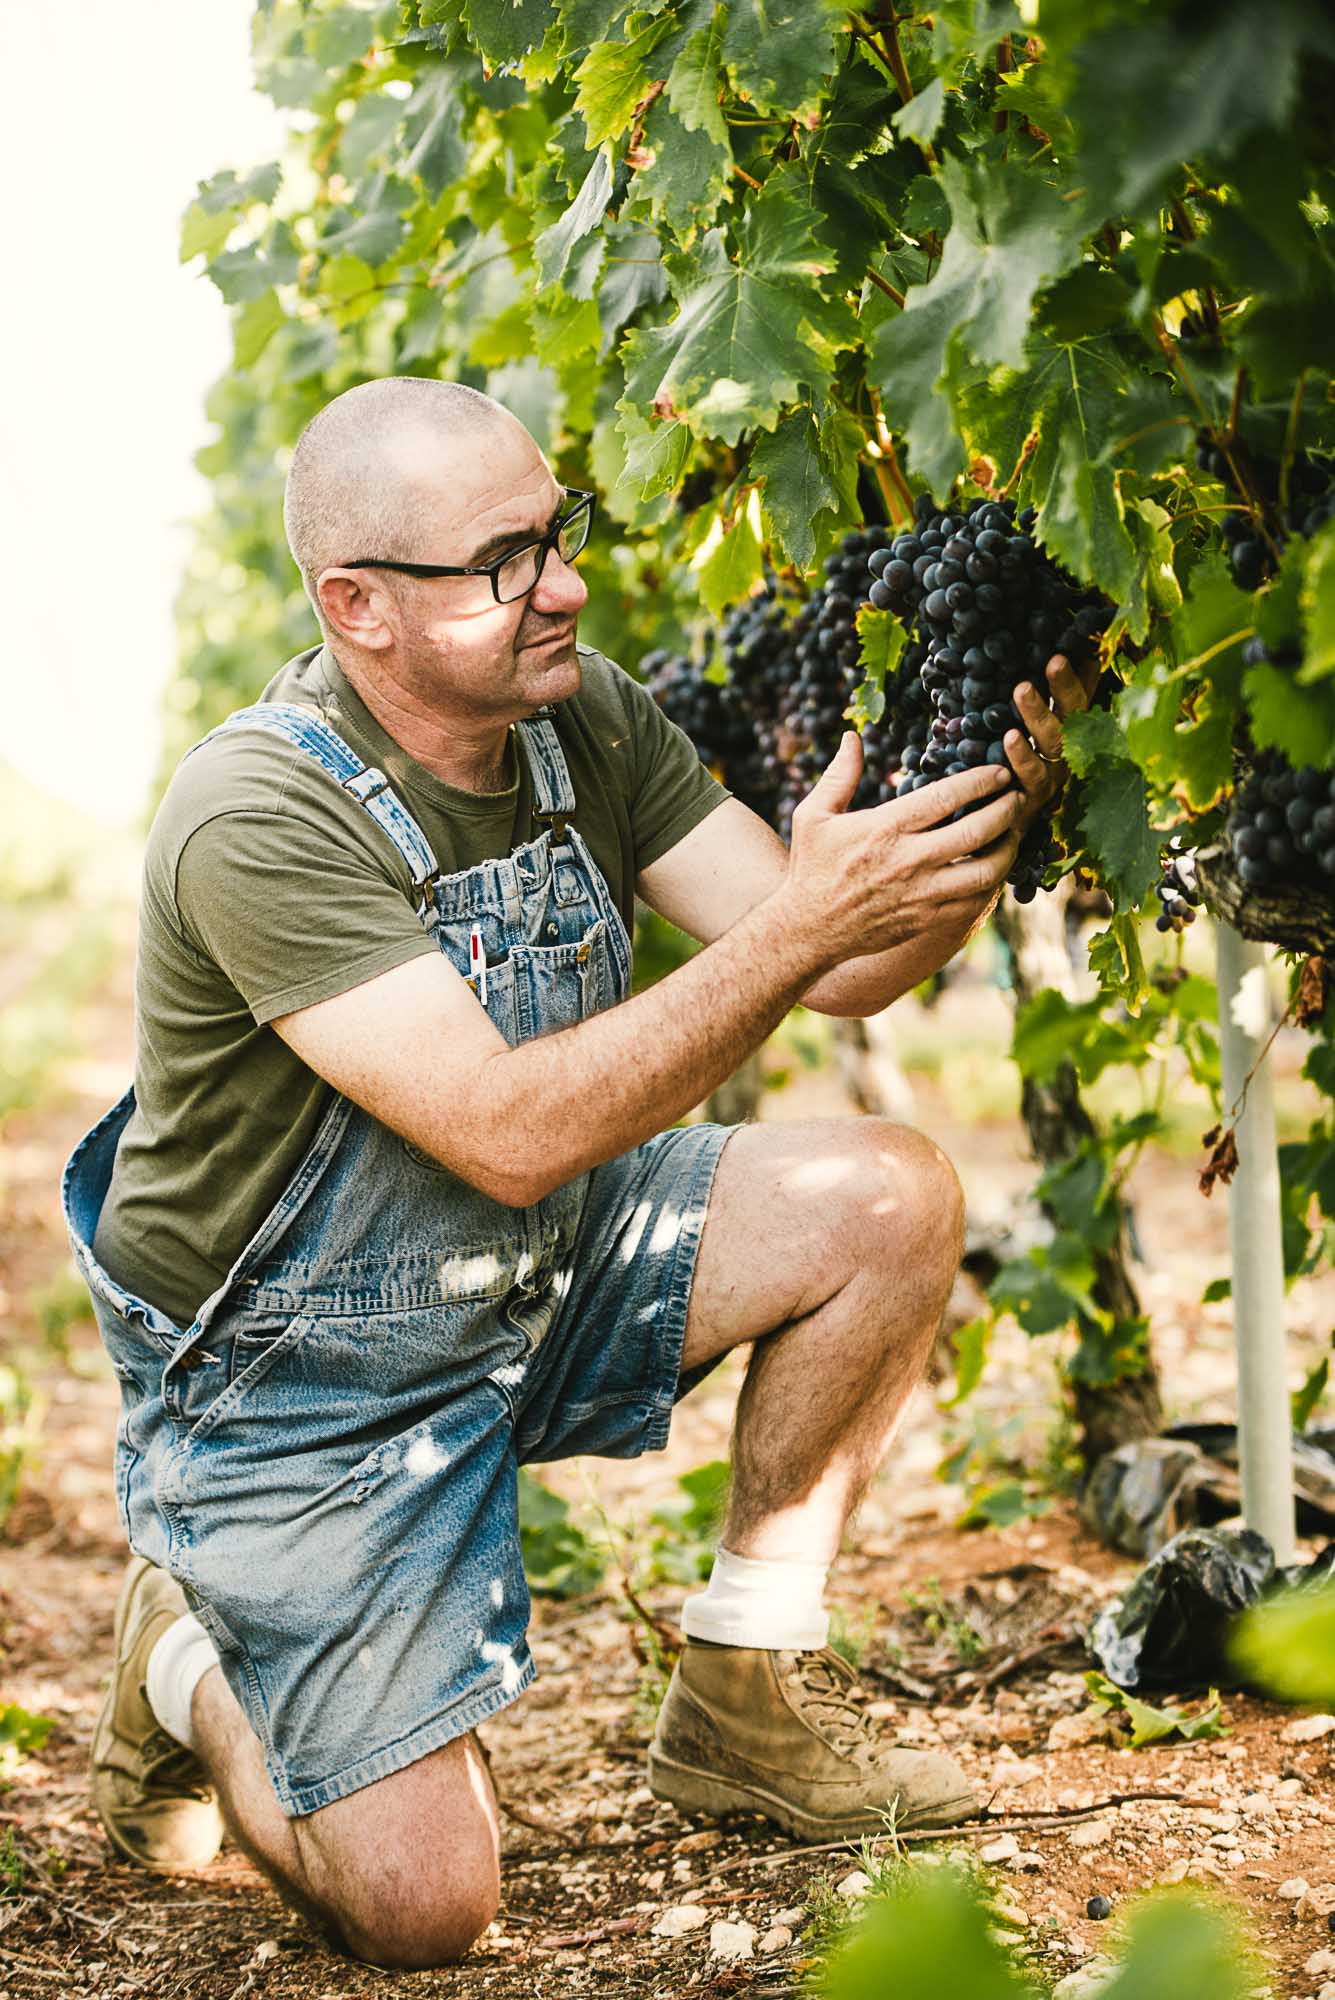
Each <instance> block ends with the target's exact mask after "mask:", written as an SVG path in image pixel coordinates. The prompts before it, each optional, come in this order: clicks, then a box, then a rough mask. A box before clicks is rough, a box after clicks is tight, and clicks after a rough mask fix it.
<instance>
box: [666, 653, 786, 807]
mask: <svg viewBox="0 0 1335 2000" xmlns="http://www.w3.org/2000/svg"><path fill="white" fill-rule="evenodd" d="M640 673H641V676H642V677H643V680H644V683H645V686H646V687H647V688H648V690H649V692H650V694H651V695H652V696H653V698H654V700H655V701H656V702H657V703H658V706H659V707H660V708H661V709H662V711H663V713H664V714H665V715H666V716H667V717H668V720H669V721H671V722H675V723H676V725H677V727H678V728H679V729H684V730H685V732H686V734H687V735H688V736H689V737H690V739H691V741H692V743H693V744H694V745H695V748H696V752H697V754H698V756H699V758H700V761H701V763H702V764H708V765H709V766H710V768H711V769H712V770H714V771H716V772H717V773H718V775H719V776H720V777H721V778H722V780H723V782H724V784H725V785H727V787H728V789H729V791H731V792H733V793H734V794H735V795H736V797H738V798H739V799H741V801H742V803H743V804H744V805H748V806H750V808H751V810H752V811H753V812H757V813H759V814H760V816H761V817H762V819H772V818H773V815H774V811H775V806H776V803H777V796H778V785H777V782H776V779H775V776H774V774H773V773H772V772H771V771H770V770H769V768H768V767H767V763H766V759H765V756H764V754H763V751H762V749H761V746H760V744H759V742H758V740H757V736H756V731H755V728H754V726H753V724H752V721H751V718H750V716H749V715H748V714H747V712H746V709H745V707H744V705H743V703H742V702H741V700H740V699H739V696H738V693H737V690H736V689H735V688H733V687H731V686H730V685H728V684H726V683H724V684H720V683H719V682H718V681H712V680H708V679H706V677H705V673H704V667H703V664H702V663H701V662H700V661H698V660H693V659H690V658H688V657H687V656H686V655H685V654H681V653H671V652H668V651H666V650H665V649H663V648H658V649H656V650H655V651H653V652H651V653H646V654H645V655H644V657H643V659H642V660H641V661H640Z"/></svg>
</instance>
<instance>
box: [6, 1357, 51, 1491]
mask: <svg viewBox="0 0 1335 2000" xmlns="http://www.w3.org/2000/svg"><path fill="white" fill-rule="evenodd" d="M45 1417H46V1399H45V1398H44V1397H43V1396H42V1395H41V1394H40V1393H39V1392H38V1390H37V1389H36V1388H34V1386H33V1384H32V1383H31V1382H30V1381H29V1379H28V1377H27V1376H26V1375H25V1374H24V1372H23V1370H22V1369H21V1368H18V1367H16V1366H14V1365H12V1364H11V1363H9V1362H4V1361H0V1528H3V1527H4V1525H5V1522H6V1521H7V1520H8V1519H9V1516H10V1514H11V1512H12V1511H13V1507H14V1502H15V1501H16V1500H17V1499H18V1497H19V1488H20V1486H21V1485H22V1483H23V1477H24V1474H25V1473H26V1472H27V1470H28V1468H29V1466H30V1465H31V1464H32V1462H33V1460H34V1459H35V1458H36V1456H37V1452H38V1448H39V1445H40V1440H41V1434H42V1424H43V1422H44V1420H45Z"/></svg>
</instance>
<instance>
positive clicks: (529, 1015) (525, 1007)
mask: <svg viewBox="0 0 1335 2000" xmlns="http://www.w3.org/2000/svg"><path fill="white" fill-rule="evenodd" d="M510 956H511V962H512V963H513V965H514V968H515V980H516V988H515V1005H516V1010H517V1013H518V1016H519V1028H520V1033H521V1035H522V1037H523V1039H524V1040H525V1041H528V1040H531V1039H532V1038H533V1037H534V1036H535V1035H550V1034H552V1033H554V1032H555V1031H556V1030H558V1029H560V1028H573V1027H577V1026H578V1024H579V1023H580V1022H581V1021H585V1020H587V1019H588V1018H589V1016H590V1015H591V1014H598V1013H601V1012H602V1010H603V1008H604V1007H607V1006H609V1005H610V1004H611V999H612V987H611V981H610V974H609V968H608V963H607V924H606V921H605V919H603V918H602V917H600V918H599V919H598V921H597V922H596V923H594V924H590V926H589V928H588V930H586V931H585V933H584V935H583V937H581V938H579V939H577V940H575V939H572V940H571V941H570V942H568V943H566V944H551V945H540V944H523V945H516V946H515V948H514V950H513V952H512V953H511V955H510Z"/></svg>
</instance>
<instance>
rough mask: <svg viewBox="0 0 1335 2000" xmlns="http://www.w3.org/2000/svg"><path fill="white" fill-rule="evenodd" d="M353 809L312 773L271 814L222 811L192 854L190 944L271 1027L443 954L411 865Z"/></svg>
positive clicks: (185, 908)
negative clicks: (421, 915) (428, 926)
mask: <svg viewBox="0 0 1335 2000" xmlns="http://www.w3.org/2000/svg"><path fill="white" fill-rule="evenodd" d="M310 779H313V780H314V784H313V785H312V783H311V782H310ZM350 804H352V802H351V801H349V800H346V799H344V798H343V797H342V795H341V794H339V792H338V789H337V787H336V786H333V785H331V784H330V783H329V780H328V779H327V778H325V777H324V776H323V774H322V773H321V772H320V771H319V770H318V769H316V767H314V766H312V768H311V772H310V778H309V779H307V777H306V774H304V773H303V774H302V777H301V781H299V782H298V783H296V784H294V785H291V786H290V787H284V790H283V794H282V796H281V798H280V799H279V800H278V801H277V803H276V804H275V806H274V807H273V808H272V809H269V810H247V809H241V810H232V811H222V812H218V813H217V814H215V815H213V816H212V817H209V818H207V819H205V820H204V821H203V823H202V824H200V825H199V826H198V827H197V828H196V829H195V830H194V831H193V832H192V833H191V834H190V836H189V838H188V839H187V840H186V842H185V844H184V846H183V847H182V849H181V852H180V855H179V858H178V861H177V866H176V882H175V890H176V907H177V913H178V915H179V918H180V922H181V927H182V931H183V934H184V936H185V938H186V941H187V942H188V943H189V944H190V945H191V946H192V947H193V948H194V949H195V950H197V951H199V952H202V953H203V954H204V955H205V956H206V957H208V958H210V959H212V960H213V961H214V963H215V964H216V965H218V966H219V967H220V968H221V970H222V971H223V972H224V973H225V975H226V977H227V978H228V979H229V980H230V981H231V983H232V984H233V986H235V988H236V990H237V992H238V993H239V994H240V995H241V997H242V999H243V1000H244V1001H245V1003H246V1005H247V1007H248V1008H249V1009H250V1011H251V1014H252V1015H253V1016H254V1019H255V1021H256V1022H257V1023H259V1024H260V1025H263V1024H264V1023H265V1022H267V1021H272V1020H273V1019H274V1018H275V1017H276V1016H277V1015H280V1014H290V1013H295V1012H296V1011H297V1009H299V1008H301V1007H311V1006H314V1005H315V1003H316V1002H317V1001H319V1000H329V999H332V998H333V997H334V995H335V994H338V993H346V992H348V991H349V990H350V989H351V988H352V987H354V986H361V985H363V984H364V983H365V981H366V980H368V979H373V978H375V977H376V975H377V974H378V973H382V972H390V971H393V969H394V968H395V967H396V966H399V965H405V964H407V962H408V961H409V959H412V958H419V957H422V956H423V955H424V954H425V953H427V952H430V951H434V950H435V949H436V947H435V945H434V944H433V943H432V941H431V939H430V938H429V937H428V935H427V933H426V932H425V930H424V929H423V928H422V925H421V922H420V921H419V919H418V917H417V914H416V911H415V909H414V906H413V903H412V900H411V896H410V889H411V883H410V878H409V872H408V869H407V867H406V865H405V864H404V863H403V861H402V860H401V858H400V857H399V856H398V855H397V853H396V852H395V850H394V848H393V847H392V845H391V844H390V842H389V840H388V838H387V837H386V836H385V835H384V834H382V833H381V832H380V830H379V828H378V827H376V825H375V823H374V822H373V821H372V820H370V819H369V818H366V820H365V826H363V825H362V824H361V823H360V821H358V822H351V821H349V820H348V819H347V818H345V814H346V813H347V808H348V806H349V805H350ZM353 809H354V810H355V811H356V812H357V813H359V814H361V812H362V808H361V807H359V806H354V808H353ZM372 842H377V843H380V844H381V845H382V846H383V849H384V852H383V853H381V852H379V851H378V849H377V848H376V847H375V846H373V845H372V844H371V843H372Z"/></svg>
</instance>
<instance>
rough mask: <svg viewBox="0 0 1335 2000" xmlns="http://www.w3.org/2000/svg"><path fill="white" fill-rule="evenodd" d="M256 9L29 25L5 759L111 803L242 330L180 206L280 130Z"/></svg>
mask: <svg viewBox="0 0 1335 2000" xmlns="http://www.w3.org/2000/svg"><path fill="white" fill-rule="evenodd" d="M16 4H17V0H0V22H4V21H5V20H6V17H7V16H8V14H9V8H10V7H11V6H16ZM251 12H252V9H251V4H250V0H60V5H59V6H47V7H25V8H24V10H23V16H22V25H21V29H20V27H19V25H18V23H17V20H16V19H10V20H9V23H8V24H9V26H10V28H11V30H12V33H11V36H10V40H11V43H12V53H13V54H14V56H15V59H16V61H18V62H19V69H18V70H17V71H16V72H15V75H16V77H19V78H21V81H19V82H18V83H17V84H16V85H15V86H14V87H11V89H10V90H9V91H8V92H7V94H6V102H5V113H4V118H3V121H0V160H3V165H4V176H3V179H4V186H5V188H6V190H7V198H6V202H5V211H6V213H5V253H6V254H5V263H6V276H7V280H8V282H7V285H6V291H7V294H8V297H7V302H6V306H5V310H4V313H3V314H0V384H2V385H3V387H2V388H0V550H3V556H4V569H5V582H6V586H7V588H6V598H7V605H8V610H9V614H10V615H9V617H8V618H7V619H6V621H5V622H6V632H5V644H4V652H3V661H2V662H0V712H2V713H3V717H4V732H3V736H2V737H0V759H3V760H7V761H8V762H10V763H11V764H14V765H17V766H18V768H19V769H20V770H21V771H22V772H24V774H25V775H26V776H28V777H29V778H31V779H32V780H33V781H34V782H35V783H36V784H38V785H40V786H41V787H42V788H43V789H44V790H46V791H50V792H55V793H58V794H59V795H60V796H62V797H65V798H70V799H73V800H76V801H77V802H78V803H79V804H81V805H82V806H84V807H85V809H86V810H88V811H89V812H91V813H93V814H95V815H96V816H97V817H98V818H100V819H105V820H107V821H118V822H122V823H123V822H125V821H128V820H132V819H133V818H134V817H135V816H136V815H137V814H138V813H139V812H140V811H141V809H142V807H143V805H144V802H145V794H146V790H147V786H148V783H149V778H150V775H151V773H152V771H153V769H154V766H155V763H156V757H157V744H158V707H159V700H160V695H161V690H162V687H163V684H164V682H165V680H166V678H167V675H168V672H169V670H170V667H171V664H172V661H173V650H174V644H175V639H174V634H173V629H172V600H173V597H174V595H175V592H176V587H177V580H178V578H179V576H180V573H181V567H182V563H183V560H184V555H185V552H186V549H187V546H188V537H187V534H186V531H185V527H184V523H185V522H186V521H187V520H188V519H189V517H190V516H191V515H192V514H195V513H198V512H199V511H200V509H201V508H202V507H203V506H204V505H205V504H206V503H207V488H206V486H205V484H204V482H203V480H202V479H201V478H200V477H199V475H198V474H197V473H196V472H195V470H194V467H193V466H192V464H191V458H192V455H193V453H194V452H195V451H196V450H197V449H198V448H199V446H200V445H201V444H203V443H205V442H206V441H207V439H208V438H209V437H210V436H211V435H212V427H211V426H210V425H209V424H208V423H207V421H206V419H205V417H204V413H203V398H204V394H205V391H206V389H207V388H208V386H209V384H210V382H211V381H213V379H214V378H215V377H216V376H217V375H218V374H220V373H221V372H222V370H223V369H224V368H225V367H226V365H227V361H228V356H229V349H230V343H229V337H228V325H227V312H226V308H225V307H224V306H223V305H222V303H221V301H220V300H219V298H218V296H217V294H216V292H215V291H214V289H213V287H212V286H211V285H210V284H209V282H208V280H207V279H206V278H204V277H202V276H200V275H198V260H196V264H195V265H192V266H187V267H183V266H182V265H180V264H179V263H178V261H177V235H178V229H179V222H180V215H181V211H182V210H183V209H184V208H185V206H186V205H187V203H188V202H189V200H190V199H191V196H192V195H193V193H194V188H195V183H196V182H197V181H199V180H202V179H203V178H204V177H205V176H206V175H208V174H211V173H213V172H215V171H216V170H217V169H218V168H219V167H223V166H237V167H244V166H250V165H255V164H257V163H259V162H260V161H262V160H266V159H272V158H274V157H276V155H277V152H278V150H279V145H280V138H281V129H280V126H279V122H278V114H277V113H276V112H275V111H274V109H273V107H272V105H270V104H269V102H268V100H267V99H265V98H261V97H259V96H258V95H257V94H256V93H255V91H254V90H253V89H252V88H251V81H250V62H249V40H250V19H251ZM15 614H17V617H16V616H15Z"/></svg>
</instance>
